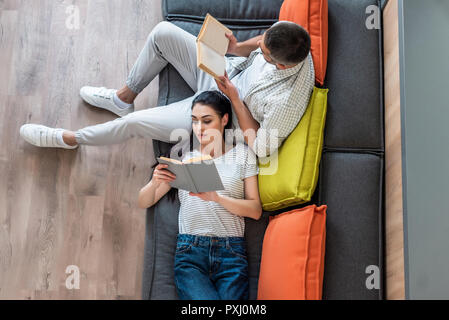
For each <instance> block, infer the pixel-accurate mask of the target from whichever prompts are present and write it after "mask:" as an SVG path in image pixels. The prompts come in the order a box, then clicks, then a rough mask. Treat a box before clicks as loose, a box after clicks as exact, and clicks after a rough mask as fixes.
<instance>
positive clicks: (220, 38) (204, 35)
mask: <svg viewBox="0 0 449 320" xmlns="http://www.w3.org/2000/svg"><path fill="white" fill-rule="evenodd" d="M226 33H232V31H231V30H229V29H228V28H226V27H225V26H224V25H223V24H221V23H220V22H219V21H218V20H217V19H215V18H214V17H212V16H211V15H210V14H207V16H206V19H205V20H204V25H203V28H202V29H201V32H200V35H199V36H198V42H203V43H205V44H207V45H208V46H209V47H210V48H212V49H213V50H215V51H216V52H217V53H219V54H220V55H221V56H225V55H226V52H228V47H229V39H228V38H226Z"/></svg>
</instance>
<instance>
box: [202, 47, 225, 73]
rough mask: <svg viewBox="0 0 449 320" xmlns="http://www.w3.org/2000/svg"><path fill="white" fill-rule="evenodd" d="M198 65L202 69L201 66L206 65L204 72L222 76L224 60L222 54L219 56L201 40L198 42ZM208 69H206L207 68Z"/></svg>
mask: <svg viewBox="0 0 449 320" xmlns="http://www.w3.org/2000/svg"><path fill="white" fill-rule="evenodd" d="M197 45H198V67H200V68H201V69H203V70H204V68H202V67H206V70H204V71H206V72H208V73H210V72H212V73H214V74H212V76H214V77H216V76H218V77H222V76H224V74H225V70H226V60H225V57H224V56H221V55H220V54H218V53H217V52H215V51H214V50H212V49H211V48H209V47H208V46H207V45H206V44H204V43H203V42H198V43H197ZM207 69H208V70H207Z"/></svg>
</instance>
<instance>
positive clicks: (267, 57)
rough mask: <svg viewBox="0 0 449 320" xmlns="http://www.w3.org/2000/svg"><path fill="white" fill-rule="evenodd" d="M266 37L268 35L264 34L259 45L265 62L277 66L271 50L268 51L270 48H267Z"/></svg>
mask: <svg viewBox="0 0 449 320" xmlns="http://www.w3.org/2000/svg"><path fill="white" fill-rule="evenodd" d="M265 35H266V33H264V34H263V37H262V40H259V42H258V43H257V45H258V46H259V48H260V50H262V54H263V57H264V58H265V60H266V61H267V62H268V63H270V64H273V65H276V63H275V62H274V61H273V59H271V52H270V50H268V48H267V47H266V46H265Z"/></svg>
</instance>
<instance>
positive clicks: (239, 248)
mask: <svg viewBox="0 0 449 320" xmlns="http://www.w3.org/2000/svg"><path fill="white" fill-rule="evenodd" d="M229 251H230V252H231V253H232V254H233V255H235V256H237V257H239V258H243V259H245V260H246V259H247V257H248V256H247V253H246V248H245V246H243V245H236V244H230V245H229Z"/></svg>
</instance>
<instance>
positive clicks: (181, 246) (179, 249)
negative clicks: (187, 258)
mask: <svg viewBox="0 0 449 320" xmlns="http://www.w3.org/2000/svg"><path fill="white" fill-rule="evenodd" d="M190 249H192V244H191V243H178V244H177V245H176V252H175V254H181V253H185V252H187V251H189V250H190Z"/></svg>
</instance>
